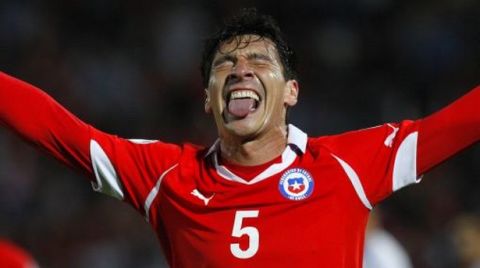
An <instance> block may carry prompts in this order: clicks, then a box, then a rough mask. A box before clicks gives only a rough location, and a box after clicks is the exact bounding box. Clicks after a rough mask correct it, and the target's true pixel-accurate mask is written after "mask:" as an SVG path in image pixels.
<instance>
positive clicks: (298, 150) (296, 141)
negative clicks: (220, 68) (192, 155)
mask: <svg viewBox="0 0 480 268" xmlns="http://www.w3.org/2000/svg"><path fill="white" fill-rule="evenodd" d="M307 140H308V136H307V134H306V133H305V132H303V131H301V130H300V129H298V128H297V127H295V126H294V125H291V124H289V125H288V137H287V144H288V145H289V146H287V147H286V148H285V150H284V151H283V153H282V161H281V162H280V163H275V164H272V165H270V166H269V167H268V168H266V169H265V170H264V171H263V172H261V173H260V174H258V175H257V176H256V177H255V178H253V179H252V180H250V181H246V180H244V179H242V178H240V177H238V176H237V175H235V174H234V173H233V172H231V171H230V170H228V169H227V168H226V167H225V166H223V165H220V164H219V163H218V152H219V149H220V139H217V141H215V143H214V144H213V145H212V146H211V147H210V149H209V150H208V152H207V154H206V155H205V157H207V156H209V155H210V154H212V153H214V154H213V163H214V166H215V169H216V170H217V173H218V175H220V176H221V177H223V178H224V179H227V180H230V181H236V182H240V183H244V184H254V183H256V182H259V181H262V180H264V179H266V178H268V177H270V176H273V175H275V174H277V173H279V172H281V171H283V170H284V169H285V168H287V167H289V166H290V165H291V164H292V163H293V162H294V161H295V159H296V158H297V154H303V153H305V150H306V148H307Z"/></svg>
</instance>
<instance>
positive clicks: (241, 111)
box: [205, 35, 298, 138]
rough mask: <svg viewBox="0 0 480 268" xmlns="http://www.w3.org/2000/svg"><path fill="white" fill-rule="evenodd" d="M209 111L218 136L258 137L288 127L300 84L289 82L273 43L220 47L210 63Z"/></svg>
mask: <svg viewBox="0 0 480 268" xmlns="http://www.w3.org/2000/svg"><path fill="white" fill-rule="evenodd" d="M206 93H207V100H206V103H205V111H206V112H208V113H210V112H211V113H213V115H214V118H215V123H216V124H217V128H218V130H219V135H220V137H225V135H230V136H232V135H233V136H236V137H241V138H254V137H255V136H256V135H258V134H261V133H263V132H265V131H268V130H269V129H270V128H275V127H284V126H285V115H286V108H287V107H288V106H293V105H295V103H296V101H297V94H298V84H297V82H296V81H295V80H289V81H285V78H284V76H283V67H282V65H281V63H280V59H279V56H278V52H277V49H276V47H275V44H274V43H273V42H271V41H270V40H269V39H265V38H259V37H258V36H255V35H244V36H241V39H240V44H238V39H233V40H232V41H230V42H225V43H223V44H221V45H220V48H219V49H218V51H217V53H216V54H215V56H214V59H213V62H212V70H211V73H210V79H209V83H208V89H206Z"/></svg>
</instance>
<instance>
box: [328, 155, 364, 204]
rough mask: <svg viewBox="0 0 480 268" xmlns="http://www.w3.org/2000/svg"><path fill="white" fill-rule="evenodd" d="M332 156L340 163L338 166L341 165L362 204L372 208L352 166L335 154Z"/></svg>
mask: <svg viewBox="0 0 480 268" xmlns="http://www.w3.org/2000/svg"><path fill="white" fill-rule="evenodd" d="M332 156H333V157H334V158H335V159H336V160H337V161H338V163H340V166H342V168H343V170H344V171H345V173H346V174H347V176H348V179H350V182H351V183H352V185H353V188H354V189H355V192H356V193H357V195H358V197H359V198H360V201H362V203H363V205H364V206H365V207H366V208H368V209H370V210H372V204H370V201H368V198H367V195H366V194H365V190H364V189H363V186H362V183H361V182H360V178H359V177H358V175H357V173H356V172H355V170H353V168H352V167H351V166H350V165H349V164H347V162H345V161H343V160H342V159H340V158H339V157H337V156H336V155H334V154H332Z"/></svg>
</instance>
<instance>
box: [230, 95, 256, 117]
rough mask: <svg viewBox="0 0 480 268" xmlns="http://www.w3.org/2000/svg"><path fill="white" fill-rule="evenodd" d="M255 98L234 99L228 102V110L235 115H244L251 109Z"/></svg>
mask: <svg viewBox="0 0 480 268" xmlns="http://www.w3.org/2000/svg"><path fill="white" fill-rule="evenodd" d="M254 105H255V100H253V99H250V98H247V99H235V100H231V101H230V102H229V103H228V111H229V112H230V113H231V114H233V115H234V116H236V117H241V118H243V117H245V116H247V115H248V114H249V113H250V111H251V110H252V109H253V106H254Z"/></svg>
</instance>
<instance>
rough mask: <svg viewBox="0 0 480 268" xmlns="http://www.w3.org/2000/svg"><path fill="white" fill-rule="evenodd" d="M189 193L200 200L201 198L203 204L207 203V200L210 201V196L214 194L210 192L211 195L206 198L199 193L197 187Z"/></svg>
mask: <svg viewBox="0 0 480 268" xmlns="http://www.w3.org/2000/svg"><path fill="white" fill-rule="evenodd" d="M191 194H192V195H193V196H195V197H198V198H199V199H200V200H203V202H204V203H205V206H207V205H208V202H210V200H212V198H213V197H214V196H215V194H212V196H210V197H209V198H206V197H205V196H204V195H203V194H202V193H200V192H199V191H198V190H197V189H194V190H193V191H192V192H191Z"/></svg>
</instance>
